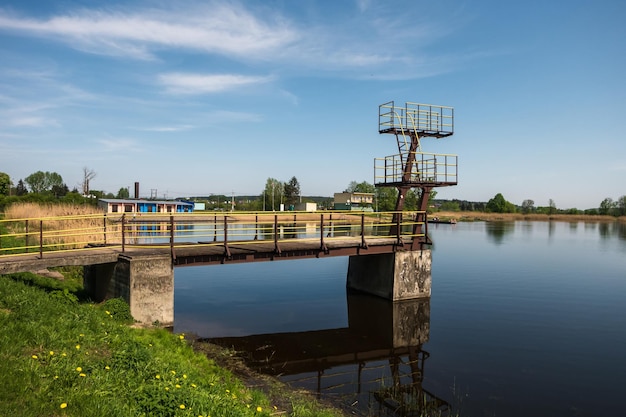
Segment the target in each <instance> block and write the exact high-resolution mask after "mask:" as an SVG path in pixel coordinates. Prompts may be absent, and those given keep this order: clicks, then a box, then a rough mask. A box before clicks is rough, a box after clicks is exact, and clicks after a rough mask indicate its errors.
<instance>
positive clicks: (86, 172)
mask: <svg viewBox="0 0 626 417" xmlns="http://www.w3.org/2000/svg"><path fill="white" fill-rule="evenodd" d="M95 177H96V171H94V170H93V169H89V168H87V167H84V168H83V184H82V187H83V195H89V181H91V180H92V179H94V178H95Z"/></svg>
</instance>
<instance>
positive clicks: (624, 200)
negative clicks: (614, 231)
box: [617, 195, 626, 216]
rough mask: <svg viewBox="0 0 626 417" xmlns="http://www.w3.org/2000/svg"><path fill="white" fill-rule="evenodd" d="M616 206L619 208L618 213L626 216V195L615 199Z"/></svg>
mask: <svg viewBox="0 0 626 417" xmlns="http://www.w3.org/2000/svg"><path fill="white" fill-rule="evenodd" d="M617 206H618V208H619V215H620V216H626V195H623V196H621V197H620V198H618V199H617Z"/></svg>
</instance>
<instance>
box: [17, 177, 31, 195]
mask: <svg viewBox="0 0 626 417" xmlns="http://www.w3.org/2000/svg"><path fill="white" fill-rule="evenodd" d="M26 194H28V189H27V188H26V186H25V185H24V181H23V180H21V179H20V180H19V181H18V182H17V185H16V186H15V195H18V196H23V195H26Z"/></svg>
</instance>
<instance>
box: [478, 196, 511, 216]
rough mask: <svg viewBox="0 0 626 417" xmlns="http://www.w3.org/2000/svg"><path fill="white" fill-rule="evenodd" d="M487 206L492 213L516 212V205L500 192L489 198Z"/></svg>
mask: <svg viewBox="0 0 626 417" xmlns="http://www.w3.org/2000/svg"><path fill="white" fill-rule="evenodd" d="M485 208H486V210H487V212H491V213H515V205H514V204H513V203H510V202H508V201H506V200H505V199H504V196H503V195H502V194H500V193H498V194H496V195H495V196H494V197H493V198H492V199H491V200H489V201H488V202H487V206H486V207H485Z"/></svg>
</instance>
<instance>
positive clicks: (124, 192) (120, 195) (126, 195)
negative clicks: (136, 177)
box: [117, 187, 130, 198]
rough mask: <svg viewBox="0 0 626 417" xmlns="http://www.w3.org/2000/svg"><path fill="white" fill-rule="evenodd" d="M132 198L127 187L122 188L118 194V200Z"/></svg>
mask: <svg viewBox="0 0 626 417" xmlns="http://www.w3.org/2000/svg"><path fill="white" fill-rule="evenodd" d="M129 197H130V192H129V191H128V188H126V187H122V188H120V189H119V191H118V192H117V198H129Z"/></svg>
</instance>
